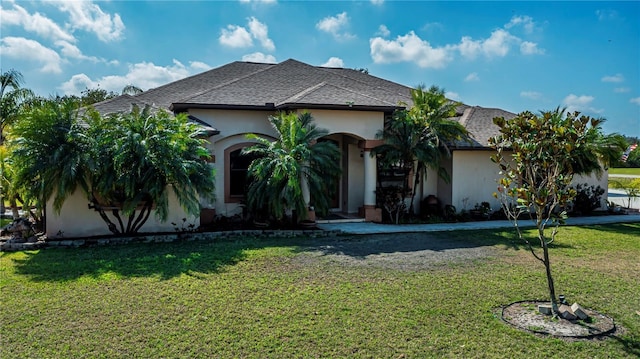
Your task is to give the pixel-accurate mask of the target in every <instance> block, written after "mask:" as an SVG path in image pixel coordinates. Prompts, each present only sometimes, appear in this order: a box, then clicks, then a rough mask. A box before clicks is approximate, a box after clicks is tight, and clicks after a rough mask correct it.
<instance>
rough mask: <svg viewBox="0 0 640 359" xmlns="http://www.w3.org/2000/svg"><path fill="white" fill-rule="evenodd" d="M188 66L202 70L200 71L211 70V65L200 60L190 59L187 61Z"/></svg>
mask: <svg viewBox="0 0 640 359" xmlns="http://www.w3.org/2000/svg"><path fill="white" fill-rule="evenodd" d="M189 66H191V67H192V68H193V69H194V70H202V71H207V70H211V66H209V65H208V64H205V63H204V62H201V61H191V62H189Z"/></svg>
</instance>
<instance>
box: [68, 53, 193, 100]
mask: <svg viewBox="0 0 640 359" xmlns="http://www.w3.org/2000/svg"><path fill="white" fill-rule="evenodd" d="M202 65H203V63H201V62H191V63H190V66H189V67H186V66H185V65H183V64H182V63H181V62H180V61H177V60H173V65H170V66H157V65H155V64H153V63H152V62H141V63H137V64H132V65H129V71H128V72H127V73H126V74H125V75H122V76H119V75H109V76H103V77H102V78H100V79H95V80H92V79H91V78H89V76H87V75H85V74H76V75H73V76H72V77H71V79H69V81H67V82H64V83H63V84H62V85H61V86H60V90H62V91H63V92H64V93H65V94H69V95H71V94H75V95H77V94H79V93H80V92H81V91H82V90H84V89H85V88H96V87H98V86H99V87H100V88H103V89H105V90H107V91H114V92H118V93H119V92H120V91H122V89H123V88H124V87H125V86H126V85H134V86H137V87H140V88H141V89H150V88H154V87H158V86H161V85H164V84H166V83H169V82H173V81H177V80H180V79H183V78H185V77H187V76H190V75H192V74H195V73H197V72H200V70H202Z"/></svg>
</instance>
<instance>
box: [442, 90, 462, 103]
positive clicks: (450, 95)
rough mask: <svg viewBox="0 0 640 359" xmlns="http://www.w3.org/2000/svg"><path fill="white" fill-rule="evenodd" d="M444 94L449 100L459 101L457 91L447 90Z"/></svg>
mask: <svg viewBox="0 0 640 359" xmlns="http://www.w3.org/2000/svg"><path fill="white" fill-rule="evenodd" d="M444 96H445V97H446V98H448V99H449V100H454V101H460V95H459V94H458V93H457V92H451V91H447V92H445V94H444Z"/></svg>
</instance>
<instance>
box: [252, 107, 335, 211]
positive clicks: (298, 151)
mask: <svg viewBox="0 0 640 359" xmlns="http://www.w3.org/2000/svg"><path fill="white" fill-rule="evenodd" d="M269 122H270V123H271V126H272V127H273V129H274V130H275V131H276V132H277V134H278V137H277V139H276V140H275V141H273V142H271V141H269V140H267V139H265V138H262V137H259V136H257V135H255V134H249V135H248V136H247V137H248V138H249V139H252V140H254V141H256V142H257V143H256V144H255V145H253V146H251V147H249V148H246V149H245V150H244V151H243V153H244V154H251V155H253V156H256V157H257V159H255V160H254V161H252V163H251V165H250V166H249V170H248V173H249V175H250V176H252V182H251V184H250V185H249V190H248V193H247V202H248V205H249V208H251V209H252V210H254V211H260V210H266V211H268V212H269V213H270V214H271V215H273V216H274V217H275V218H276V219H281V218H283V217H284V215H285V211H286V210H287V209H291V210H295V212H296V214H297V215H298V219H299V220H302V219H305V218H306V216H307V210H308V209H309V208H308V207H309V205H310V204H309V203H307V201H306V200H305V198H304V197H305V196H304V187H303V186H304V184H305V183H306V184H307V185H308V189H309V193H310V194H311V198H312V201H313V206H314V207H315V210H316V211H318V212H319V213H326V212H327V211H328V210H329V206H330V198H331V195H332V193H331V192H332V190H333V188H334V187H335V186H334V183H335V182H334V181H335V180H336V179H337V178H338V176H339V174H340V167H339V159H340V151H339V150H338V148H337V147H336V146H335V145H334V144H333V143H331V142H329V141H318V140H319V139H320V138H322V137H324V136H326V135H328V131H327V130H324V129H320V128H318V127H316V125H315V124H314V123H313V118H312V117H311V115H310V114H309V113H301V114H299V115H296V114H295V113H279V114H278V115H277V116H270V117H269Z"/></svg>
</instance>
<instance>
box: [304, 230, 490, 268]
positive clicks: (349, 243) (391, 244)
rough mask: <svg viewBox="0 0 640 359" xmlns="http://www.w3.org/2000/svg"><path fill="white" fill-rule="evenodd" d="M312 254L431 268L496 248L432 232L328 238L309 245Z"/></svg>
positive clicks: (345, 261)
mask: <svg viewBox="0 0 640 359" xmlns="http://www.w3.org/2000/svg"><path fill="white" fill-rule="evenodd" d="M307 250H308V253H310V255H311V256H317V257H324V258H325V259H327V260H330V261H333V262H339V263H343V264H345V265H357V266H373V267H384V268H394V269H406V270H415V269H428V268H432V267H438V266H443V265H448V264H452V263H464V262H469V261H473V260H478V259H484V258H489V257H492V256H494V255H495V254H496V248H495V247H492V246H479V245H477V244H473V243H470V242H467V241H461V240H452V239H447V238H444V237H442V235H441V234H440V235H439V236H436V235H433V234H428V233H397V234H376V235H364V236H350V237H337V238H328V239H323V240H319V241H316V242H314V243H313V244H312V245H311V246H310V247H308V249H307Z"/></svg>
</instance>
